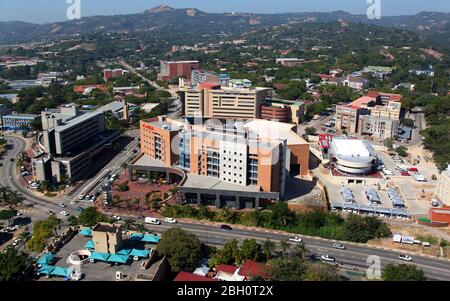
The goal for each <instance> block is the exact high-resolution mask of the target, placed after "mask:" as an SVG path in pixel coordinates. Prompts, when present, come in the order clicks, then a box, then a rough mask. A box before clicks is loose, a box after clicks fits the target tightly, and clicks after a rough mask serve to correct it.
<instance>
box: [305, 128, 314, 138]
mask: <svg viewBox="0 0 450 301" xmlns="http://www.w3.org/2000/svg"><path fill="white" fill-rule="evenodd" d="M305 133H306V134H307V135H310V136H315V135H316V134H317V129H316V128H313V127H307V128H305Z"/></svg>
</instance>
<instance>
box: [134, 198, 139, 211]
mask: <svg viewBox="0 0 450 301" xmlns="http://www.w3.org/2000/svg"><path fill="white" fill-rule="evenodd" d="M140 204H141V199H140V198H135V199H134V205H136V206H137V207H138V209H140V208H141V206H140Z"/></svg>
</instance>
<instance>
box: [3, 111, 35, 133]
mask: <svg viewBox="0 0 450 301" xmlns="http://www.w3.org/2000/svg"><path fill="white" fill-rule="evenodd" d="M1 118H2V122H1V123H2V129H3V130H4V131H25V130H26V131H28V130H30V129H31V124H32V123H33V122H34V121H36V120H37V119H39V115H34V114H11V115H4V116H2V117H1Z"/></svg>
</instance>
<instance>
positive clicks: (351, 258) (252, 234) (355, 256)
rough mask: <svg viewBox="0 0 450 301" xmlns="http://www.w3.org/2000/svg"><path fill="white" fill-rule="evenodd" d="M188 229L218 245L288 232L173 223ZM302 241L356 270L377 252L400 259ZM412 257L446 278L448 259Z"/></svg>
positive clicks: (159, 228) (430, 272)
mask: <svg viewBox="0 0 450 301" xmlns="http://www.w3.org/2000/svg"><path fill="white" fill-rule="evenodd" d="M176 226H177V227H180V228H183V229H185V230H187V231H189V232H191V233H194V234H196V235H197V236H198V237H199V238H200V240H202V241H203V242H206V243H208V244H210V245H217V246H221V245H224V244H225V243H226V242H227V241H230V240H232V239H237V240H238V241H239V242H242V241H243V240H244V239H255V240H257V241H259V242H263V241H265V240H267V239H269V240H271V241H274V242H279V241H286V240H287V239H288V238H289V235H284V234H274V233H270V232H264V231H256V230H243V229H237V228H236V229H233V230H232V231H222V230H220V228H219V227H218V226H211V225H200V224H192V223H185V222H180V223H178V224H177V225H176ZM148 227H149V228H150V229H152V230H154V231H164V230H167V229H169V228H171V227H173V225H166V224H163V225H160V226H153V225H152V226H148ZM303 240H304V242H305V245H306V247H307V249H308V250H309V251H311V252H312V253H314V254H317V255H323V254H328V255H330V256H333V257H335V258H336V260H337V261H338V262H339V263H340V264H342V265H347V266H348V265H349V266H353V267H356V268H358V270H359V271H364V272H365V271H366V270H367V268H368V267H369V264H368V263H367V259H368V257H369V256H371V255H375V256H379V258H380V261H381V265H382V267H384V266H385V265H387V264H389V263H395V264H399V263H404V261H401V260H399V259H398V255H399V254H400V253H399V252H398V251H390V250H384V249H378V248H373V247H369V246H364V245H360V244H350V243H348V244H346V247H347V249H346V250H338V249H335V248H333V247H332V245H333V241H331V240H325V239H320V238H313V237H303ZM409 255H410V256H411V257H412V258H413V264H415V265H416V266H418V267H419V268H422V269H423V270H424V272H425V275H426V276H427V278H428V279H431V280H444V281H450V261H449V260H444V259H438V258H431V257H427V256H419V255H416V254H409Z"/></svg>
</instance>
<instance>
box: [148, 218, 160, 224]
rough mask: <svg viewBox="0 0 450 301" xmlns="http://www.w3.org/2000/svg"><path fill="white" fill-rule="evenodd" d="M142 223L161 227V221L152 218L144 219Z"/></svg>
mask: <svg viewBox="0 0 450 301" xmlns="http://www.w3.org/2000/svg"><path fill="white" fill-rule="evenodd" d="M144 223H146V224H152V225H161V221H160V220H159V219H157V218H154V217H146V218H145V219H144Z"/></svg>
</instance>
